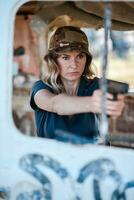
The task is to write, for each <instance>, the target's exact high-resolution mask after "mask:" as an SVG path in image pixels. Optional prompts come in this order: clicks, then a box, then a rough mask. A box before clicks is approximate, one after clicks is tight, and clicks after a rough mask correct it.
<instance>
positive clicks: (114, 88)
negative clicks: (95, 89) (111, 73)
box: [107, 79, 129, 101]
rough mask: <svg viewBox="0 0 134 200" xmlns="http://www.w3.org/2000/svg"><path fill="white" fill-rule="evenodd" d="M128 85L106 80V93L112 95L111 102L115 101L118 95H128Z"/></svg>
mask: <svg viewBox="0 0 134 200" xmlns="http://www.w3.org/2000/svg"><path fill="white" fill-rule="evenodd" d="M128 89H129V84H127V83H124V82H119V81H113V80H110V79H107V91H108V92H109V93H111V94H113V101H116V100H117V95H118V94H126V93H128Z"/></svg>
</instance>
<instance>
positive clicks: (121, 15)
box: [17, 1, 134, 31]
mask: <svg viewBox="0 0 134 200" xmlns="http://www.w3.org/2000/svg"><path fill="white" fill-rule="evenodd" d="M106 3H107V2H90V1H30V2H28V3H26V4H24V5H23V6H21V7H20V9H19V10H18V12H17V15H25V16H27V15H37V16H38V17H39V18H41V19H42V20H43V21H44V22H45V24H47V25H48V26H49V28H53V27H55V26H58V27H59V26H63V25H74V26H79V27H89V28H95V29H99V28H102V27H103V13H104V7H105V5H106ZM110 4H111V7H112V29H113V30H119V31H127V30H134V2H128V1H127V2H126V1H122V2H119V1H118V2H110Z"/></svg>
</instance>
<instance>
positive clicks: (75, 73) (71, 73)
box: [67, 72, 79, 76]
mask: <svg viewBox="0 0 134 200" xmlns="http://www.w3.org/2000/svg"><path fill="white" fill-rule="evenodd" d="M77 74H79V72H68V73H67V75H70V76H73V75H77Z"/></svg>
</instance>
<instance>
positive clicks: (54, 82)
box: [30, 26, 124, 141]
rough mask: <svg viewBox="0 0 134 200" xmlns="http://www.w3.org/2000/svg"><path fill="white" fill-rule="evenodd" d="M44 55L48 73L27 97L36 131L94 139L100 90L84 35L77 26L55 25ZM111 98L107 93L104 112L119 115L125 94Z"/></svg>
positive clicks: (39, 134) (97, 132)
mask: <svg viewBox="0 0 134 200" xmlns="http://www.w3.org/2000/svg"><path fill="white" fill-rule="evenodd" d="M44 59H45V61H46V63H47V73H45V74H44V75H43V78H42V80H39V81H37V82H36V83H35V84H34V86H33V88H32V94H31V101H30V103H31V107H32V108H33V109H34V111H35V118H36V126H37V135H38V136H39V137H45V138H57V135H58V134H59V133H60V134H61V136H62V134H63V135H64V133H69V135H70V136H71V135H77V136H82V137H84V138H88V139H91V140H92V141H94V139H95V138H97V137H98V136H99V114H100V113H101V104H100V102H101V91H100V90H99V83H98V82H99V79H98V78H97V77H95V76H94V73H93V71H92V69H91V62H92V55H91V54H90V52H89V51H88V40H87V36H86V35H85V33H84V32H83V31H81V30H80V29H79V28H76V27H71V26H64V27H61V28H58V29H57V30H56V32H55V33H54V35H53V36H52V37H51V39H50V44H49V50H48V53H47V55H46V56H45V57H44ZM112 98H113V95H112V94H109V93H107V102H106V104H107V107H106V110H107V114H108V115H110V116H119V115H120V114H121V112H122V110H123V107H124V96H123V95H118V100H117V101H111V100H112Z"/></svg>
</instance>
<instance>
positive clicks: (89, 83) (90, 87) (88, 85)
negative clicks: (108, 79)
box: [84, 77, 100, 95]
mask: <svg viewBox="0 0 134 200" xmlns="http://www.w3.org/2000/svg"><path fill="white" fill-rule="evenodd" d="M99 80H100V79H99V78H98V77H94V78H93V79H86V80H85V86H84V89H85V92H86V95H92V93H93V92H94V90H97V89H99Z"/></svg>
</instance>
